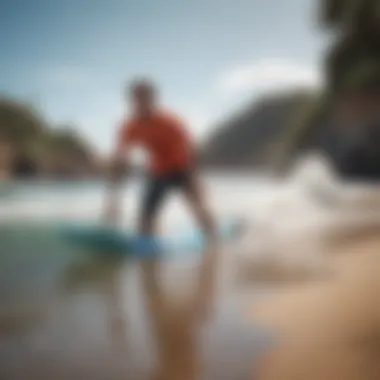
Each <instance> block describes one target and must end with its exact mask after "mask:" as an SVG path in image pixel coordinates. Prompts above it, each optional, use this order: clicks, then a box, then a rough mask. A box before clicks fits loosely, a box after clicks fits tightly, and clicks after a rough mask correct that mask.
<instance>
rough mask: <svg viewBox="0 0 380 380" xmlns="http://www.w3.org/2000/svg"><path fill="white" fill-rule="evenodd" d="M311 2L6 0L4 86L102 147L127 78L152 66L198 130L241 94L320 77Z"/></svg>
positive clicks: (0, 27)
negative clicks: (78, 130) (70, 123)
mask: <svg viewBox="0 0 380 380" xmlns="http://www.w3.org/2000/svg"><path fill="white" fill-rule="evenodd" d="M314 3H315V1H313V0H286V1H285V0H65V1H62V0H4V1H2V2H1V4H0V51H1V52H2V54H1V56H0V70H1V73H2V75H1V77H0V91H1V92H2V93H6V94H10V95H12V96H15V97H21V98H23V99H27V100H33V101H34V102H35V103H36V104H37V105H38V106H39V107H40V108H41V109H42V110H43V111H44V112H45V113H46V114H47V116H48V117H49V119H50V120H51V121H52V122H54V123H56V124H64V123H68V122H73V123H76V124H77V125H78V126H79V127H80V129H81V131H82V133H83V134H85V135H86V136H88V137H89V138H90V139H91V140H92V141H93V143H94V144H95V145H96V146H97V147H99V149H100V150H102V151H108V150H109V148H110V145H111V141H112V140H113V132H114V130H115V126H116V125H117V123H118V121H119V120H120V118H121V117H122V115H123V111H124V108H123V106H124V104H123V98H122V88H123V84H124V83H126V81H128V80H129V79H131V78H133V77H134V76H135V75H145V74H146V75H149V76H151V77H152V78H154V79H155V80H156V81H157V82H158V83H159V84H160V86H161V89H162V98H163V102H164V104H166V105H167V106H169V107H171V108H174V109H175V110H176V111H177V112H178V113H180V114H182V115H183V116H184V117H185V118H186V119H187V121H188V124H189V127H190V128H191V130H192V131H193V134H194V135H195V136H196V137H198V138H202V137H204V136H205V135H207V134H208V133H209V132H210V131H211V130H212V128H213V126H214V125H215V121H217V120H219V119H220V118H223V117H224V116H226V115H228V114H229V113H230V112H231V111H232V110H234V109H236V108H238V107H239V105H241V104H242V103H243V102H244V100H245V99H246V98H247V97H252V96H255V95H256V96H259V95H260V94H261V93H263V92H268V91H273V90H277V89H280V88H288V87H292V86H296V85H299V84H305V85H312V86H314V85H317V84H318V83H319V82H320V75H319V71H318V63H319V60H320V58H321V52H322V49H323V46H324V42H323V35H322V33H321V32H318V31H317V29H316V15H315V14H313V12H312V11H313V9H312V6H313V4H314Z"/></svg>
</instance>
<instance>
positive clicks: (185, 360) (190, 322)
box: [141, 251, 217, 380]
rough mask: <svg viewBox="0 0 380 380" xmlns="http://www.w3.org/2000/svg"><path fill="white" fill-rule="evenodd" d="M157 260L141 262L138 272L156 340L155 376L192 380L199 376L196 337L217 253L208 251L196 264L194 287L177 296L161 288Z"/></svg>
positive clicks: (208, 306)
mask: <svg viewBox="0 0 380 380" xmlns="http://www.w3.org/2000/svg"><path fill="white" fill-rule="evenodd" d="M159 266H160V263H159V262H155V261H152V262H146V263H142V264H141V276H142V281H143V287H144V293H145V297H146V301H147V308H148V310H149V314H150V322H151V325H152V327H153V335H154V337H155V340H156V354H157V359H158V363H157V369H156V374H155V377H154V378H155V379H157V380H177V379H183V380H196V379H199V378H200V376H201V371H202V368H201V363H202V358H201V357H200V352H199V347H198V344H199V342H198V338H199V337H200V332H201V328H202V327H203V326H204V322H206V321H207V317H209V316H211V315H210V312H211V310H212V305H213V302H212V298H213V297H215V294H214V290H215V280H216V279H215V274H216V269H217V253H216V252H212V251H210V252H208V253H207V255H205V257H204V259H203V262H202V265H201V267H200V272H199V278H198V281H197V284H198V286H197V287H194V288H195V291H194V292H192V293H190V294H189V295H187V296H185V297H184V298H183V297H182V298H181V300H179V299H178V298H176V297H172V296H170V295H168V294H166V293H165V292H164V291H163V287H162V284H160V281H159V278H158V275H159Z"/></svg>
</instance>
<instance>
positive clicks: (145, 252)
mask: <svg viewBox="0 0 380 380" xmlns="http://www.w3.org/2000/svg"><path fill="white" fill-rule="evenodd" d="M243 227H244V223H243V222H242V221H241V220H238V219H236V218H230V219H225V220H223V221H220V222H219V223H218V234H219V238H220V240H221V241H222V242H228V241H231V240H233V239H235V238H237V237H238V236H239V235H240V234H241V232H242V230H243ZM58 232H59V234H60V236H61V237H62V238H63V239H64V240H65V241H66V242H67V243H68V244H71V245H72V246H73V247H77V248H82V249H86V250H91V251H93V252H98V253H106V254H119V255H120V254H121V255H129V256H135V257H138V258H149V257H154V256H156V255H159V256H161V257H173V256H179V255H183V254H190V253H193V254H196V253H201V252H202V250H203V249H204V248H205V245H206V242H207V240H206V237H205V236H204V234H203V233H202V232H201V230H200V229H198V228H196V227H187V228H184V229H182V231H177V232H175V233H174V232H173V233H172V234H169V235H168V236H157V237H152V236H141V235H139V234H137V233H136V232H134V231H125V230H123V229H119V228H113V227H108V226H104V225H97V224H94V223H65V224H62V225H60V226H59V227H58Z"/></svg>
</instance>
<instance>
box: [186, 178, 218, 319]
mask: <svg viewBox="0 0 380 380" xmlns="http://www.w3.org/2000/svg"><path fill="white" fill-rule="evenodd" d="M184 193H185V196H186V198H187V200H188V202H189V205H190V207H191V209H192V211H193V213H194V214H195V217H196V218H197V220H198V222H199V224H200V225H201V227H202V228H203V230H204V231H205V233H206V234H207V237H208V246H207V247H206V252H205V254H204V256H203V260H202V263H201V267H200V272H199V279H198V282H197V289H196V290H195V293H194V309H193V312H194V315H193V317H194V322H195V323H199V322H205V320H206V319H208V318H209V317H210V314H211V313H212V311H213V309H214V303H215V299H216V286H217V283H216V282H217V278H216V276H217V269H218V263H219V262H218V257H219V254H218V238H217V230H216V223H215V222H214V219H213V217H212V215H211V212H210V210H209V207H208V205H207V204H206V201H205V198H204V193H203V191H202V188H201V186H200V183H199V181H198V179H197V177H196V176H195V175H192V174H189V176H188V177H186V178H185V179H184Z"/></svg>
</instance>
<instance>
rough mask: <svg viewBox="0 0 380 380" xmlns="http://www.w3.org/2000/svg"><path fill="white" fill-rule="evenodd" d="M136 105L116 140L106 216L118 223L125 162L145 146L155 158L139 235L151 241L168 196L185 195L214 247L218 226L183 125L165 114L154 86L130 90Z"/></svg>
mask: <svg viewBox="0 0 380 380" xmlns="http://www.w3.org/2000/svg"><path fill="white" fill-rule="evenodd" d="M128 100H130V101H131V102H132V109H133V111H132V116H131V117H129V118H128V119H127V120H126V121H125V122H124V123H123V125H122V127H121V129H120V130H119V133H118V136H117V144H116V151H115V156H114V165H113V170H112V176H111V183H112V184H113V187H112V191H111V193H110V194H109V199H108V202H107V205H106V217H107V218H108V220H109V221H113V222H115V221H116V219H117V216H118V215H117V214H118V212H119V211H118V210H119V205H118V199H117V198H118V197H117V195H116V189H117V187H116V186H115V185H117V184H119V183H120V180H121V172H122V170H121V168H122V167H123V165H122V163H123V161H124V160H125V158H126V157H127V156H128V153H129V150H130V148H132V147H133V146H140V147H141V148H143V149H145V150H146V151H147V153H148V154H149V155H150V159H151V164H150V168H149V179H148V185H147V188H146V192H145V195H144V197H143V201H142V208H141V211H140V213H141V214H140V218H139V232H140V233H141V234H142V235H145V236H152V235H153V234H154V233H155V229H156V216H157V213H158V212H159V211H160V208H161V206H162V204H163V201H164V200H165V198H166V196H167V195H168V193H169V192H170V191H172V190H180V191H181V192H182V193H183V194H184V195H185V197H186V199H187V201H188V203H189V205H190V206H191V208H192V210H193V212H194V214H195V216H196V218H197V219H198V222H199V223H200V225H201V226H202V227H203V229H204V231H205V232H206V233H207V236H208V237H209V238H210V240H209V241H210V242H211V241H212V242H215V236H216V234H215V229H214V223H213V220H212V217H211V215H210V213H209V212H208V210H207V208H206V206H205V203H204V199H203V194H202V191H201V189H200V185H199V181H198V177H197V173H196V164H195V149H194V145H193V143H192V141H191V139H190V137H189V135H188V132H187V130H186V129H185V127H184V126H183V123H182V122H181V120H179V119H178V118H177V117H175V116H173V115H172V114H171V113H168V112H164V111H163V110H162V109H161V108H160V107H159V105H158V96H157V91H156V88H155V87H154V85H153V84H152V83H151V82H149V81H147V80H141V81H137V82H135V83H133V84H132V86H131V88H130V89H129V91H128Z"/></svg>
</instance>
